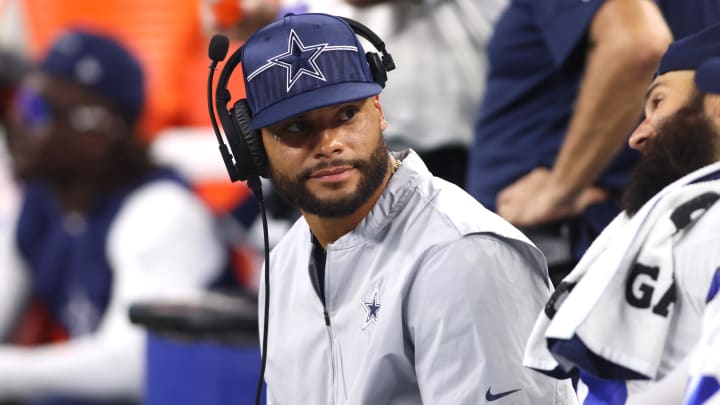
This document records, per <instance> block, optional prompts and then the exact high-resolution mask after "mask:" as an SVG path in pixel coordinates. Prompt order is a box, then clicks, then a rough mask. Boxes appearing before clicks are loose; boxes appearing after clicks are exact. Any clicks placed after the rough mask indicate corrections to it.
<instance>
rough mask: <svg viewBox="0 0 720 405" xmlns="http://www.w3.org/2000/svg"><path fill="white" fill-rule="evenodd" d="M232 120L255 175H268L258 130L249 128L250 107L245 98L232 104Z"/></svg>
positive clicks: (265, 157) (265, 156)
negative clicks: (245, 147)
mask: <svg viewBox="0 0 720 405" xmlns="http://www.w3.org/2000/svg"><path fill="white" fill-rule="evenodd" d="M233 118H234V119H233V122H234V124H235V125H236V126H237V130H238V131H237V132H238V133H239V134H240V136H242V139H243V141H244V143H245V146H247V151H248V155H249V157H250V160H251V161H252V165H253V166H254V168H255V172H256V174H257V175H259V176H262V177H265V178H267V177H268V164H267V155H266V154H265V147H264V146H263V143H262V136H260V131H259V130H253V129H250V107H249V106H248V103H247V101H246V100H244V99H241V100H238V101H237V102H235V105H234V106H233Z"/></svg>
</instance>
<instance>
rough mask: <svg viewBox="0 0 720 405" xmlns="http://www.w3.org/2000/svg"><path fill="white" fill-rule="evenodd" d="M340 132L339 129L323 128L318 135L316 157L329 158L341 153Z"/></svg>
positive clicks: (342, 145)
mask: <svg viewBox="0 0 720 405" xmlns="http://www.w3.org/2000/svg"><path fill="white" fill-rule="evenodd" d="M342 137H343V135H342V130H341V129H339V128H332V127H331V128H323V129H322V130H321V131H320V132H319V133H318V140H317V145H316V149H317V155H318V156H326V157H331V156H334V155H337V154H339V153H340V152H342V150H343V147H344V144H343V142H342Z"/></svg>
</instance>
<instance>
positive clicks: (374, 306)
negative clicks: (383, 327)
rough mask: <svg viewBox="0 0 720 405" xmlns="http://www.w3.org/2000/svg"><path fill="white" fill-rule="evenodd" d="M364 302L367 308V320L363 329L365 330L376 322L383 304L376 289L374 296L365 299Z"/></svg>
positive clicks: (364, 306)
mask: <svg viewBox="0 0 720 405" xmlns="http://www.w3.org/2000/svg"><path fill="white" fill-rule="evenodd" d="M362 304H363V308H364V309H365V322H364V324H363V328H362V329H363V330H365V329H367V327H368V326H370V325H372V324H374V323H376V322H377V320H378V314H379V312H380V307H381V305H382V304H380V300H379V298H378V291H377V290H374V291H373V293H372V298H370V299H364V300H363V302H362Z"/></svg>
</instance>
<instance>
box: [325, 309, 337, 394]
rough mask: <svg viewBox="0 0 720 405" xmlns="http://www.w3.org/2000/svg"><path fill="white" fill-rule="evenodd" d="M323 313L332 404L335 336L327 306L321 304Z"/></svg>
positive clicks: (335, 387)
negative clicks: (327, 341)
mask: <svg viewBox="0 0 720 405" xmlns="http://www.w3.org/2000/svg"><path fill="white" fill-rule="evenodd" d="M323 315H324V316H325V326H326V328H327V333H328V340H329V341H330V375H331V379H330V387H331V395H330V398H331V400H332V403H333V404H334V403H335V402H336V399H337V370H336V367H335V338H334V336H333V331H332V327H331V326H330V315H329V314H328V311H327V308H326V307H325V306H323Z"/></svg>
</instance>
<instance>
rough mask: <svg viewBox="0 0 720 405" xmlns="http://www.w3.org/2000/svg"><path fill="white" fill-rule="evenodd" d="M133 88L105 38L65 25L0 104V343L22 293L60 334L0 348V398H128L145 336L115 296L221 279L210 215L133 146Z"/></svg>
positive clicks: (132, 70) (138, 87) (139, 78)
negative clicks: (2, 141) (3, 178)
mask: <svg viewBox="0 0 720 405" xmlns="http://www.w3.org/2000/svg"><path fill="white" fill-rule="evenodd" d="M143 86H144V77H143V72H142V68H141V66H140V64H139V63H138V61H137V60H136V59H135V58H134V57H133V56H132V55H131V54H130V53H129V52H128V51H127V50H126V49H125V48H124V47H122V46H120V44H118V42H116V41H115V40H113V39H112V38H110V37H107V36H104V35H98V34H96V33H93V32H91V31H86V30H73V31H69V32H66V33H64V34H63V35H61V36H60V37H59V38H58V39H57V40H56V41H55V42H54V43H53V44H52V46H51V47H50V49H49V51H48V53H47V54H45V55H44V56H43V57H42V58H41V60H40V61H39V63H38V64H37V65H35V66H34V69H33V70H32V71H31V72H30V73H29V74H28V76H27V77H26V78H25V80H24V81H23V83H22V84H21V86H20V87H19V89H18V91H17V93H16V95H15V97H14V99H13V102H12V105H11V107H10V112H9V116H8V123H9V124H8V128H7V141H8V146H9V150H10V154H11V157H12V164H13V169H14V172H15V174H16V175H17V176H18V178H19V179H20V180H21V181H22V182H23V199H22V202H21V207H20V213H19V217H18V218H16V220H15V224H14V226H12V227H3V228H2V229H3V230H9V231H10V232H11V233H9V234H1V235H0V339H3V340H4V339H5V338H7V337H8V333H9V332H10V331H11V330H13V327H14V324H15V321H16V320H17V318H18V314H19V313H21V312H22V310H23V309H24V308H25V304H26V303H28V302H29V301H30V300H32V302H34V303H38V304H40V305H41V306H42V307H44V308H47V311H48V312H49V314H50V315H51V317H52V318H53V320H54V321H55V322H56V323H57V324H58V325H59V327H60V330H61V333H60V334H61V335H66V336H67V338H68V339H66V340H63V339H60V340H61V341H55V340H53V341H52V342H51V343H50V344H47V345H44V346H42V347H19V346H12V345H9V344H6V345H0V401H4V400H7V399H22V400H23V401H24V400H27V401H29V402H27V403H32V404H34V403H36V402H34V401H40V402H37V403H42V404H93V403H103V404H107V403H111V402H109V401H113V400H117V401H123V403H126V402H124V401H133V402H136V401H137V400H138V399H139V397H140V394H141V390H142V383H143V380H142V379H143V375H144V370H143V367H144V340H143V334H142V331H141V330H138V329H137V328H136V327H134V326H132V325H131V324H130V322H129V319H128V305H129V304H130V303H132V302H134V301H135V300H142V299H155V298H161V297H175V296H177V295H179V294H185V293H192V292H197V291H200V290H201V289H203V288H204V287H205V286H207V285H209V284H210V283H211V282H212V281H213V280H214V279H215V278H217V277H218V276H219V275H220V274H222V270H223V269H224V266H225V260H226V253H225V251H224V249H223V248H222V243H221V241H220V240H219V238H218V237H217V235H216V230H215V229H214V227H213V221H212V216H211V215H210V213H209V212H208V210H207V209H206V208H205V207H204V206H203V205H202V204H201V202H200V201H199V200H198V199H197V198H196V197H195V196H194V194H193V193H192V192H191V191H190V190H189V188H188V186H187V184H186V183H185V182H184V181H183V180H182V179H180V178H179V177H178V175H177V174H175V173H174V172H172V171H170V170H167V169H162V168H159V167H156V166H155V165H153V164H152V163H151V162H150V160H149V159H148V157H147V154H146V149H145V148H144V147H143V146H142V145H140V144H139V143H138V142H137V139H138V138H137V137H136V135H135V129H136V125H137V123H138V120H139V118H140V115H141V113H142V108H143V102H144V100H145V91H144V87H143ZM55 336H57V335H55ZM23 403H25V402H23Z"/></svg>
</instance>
